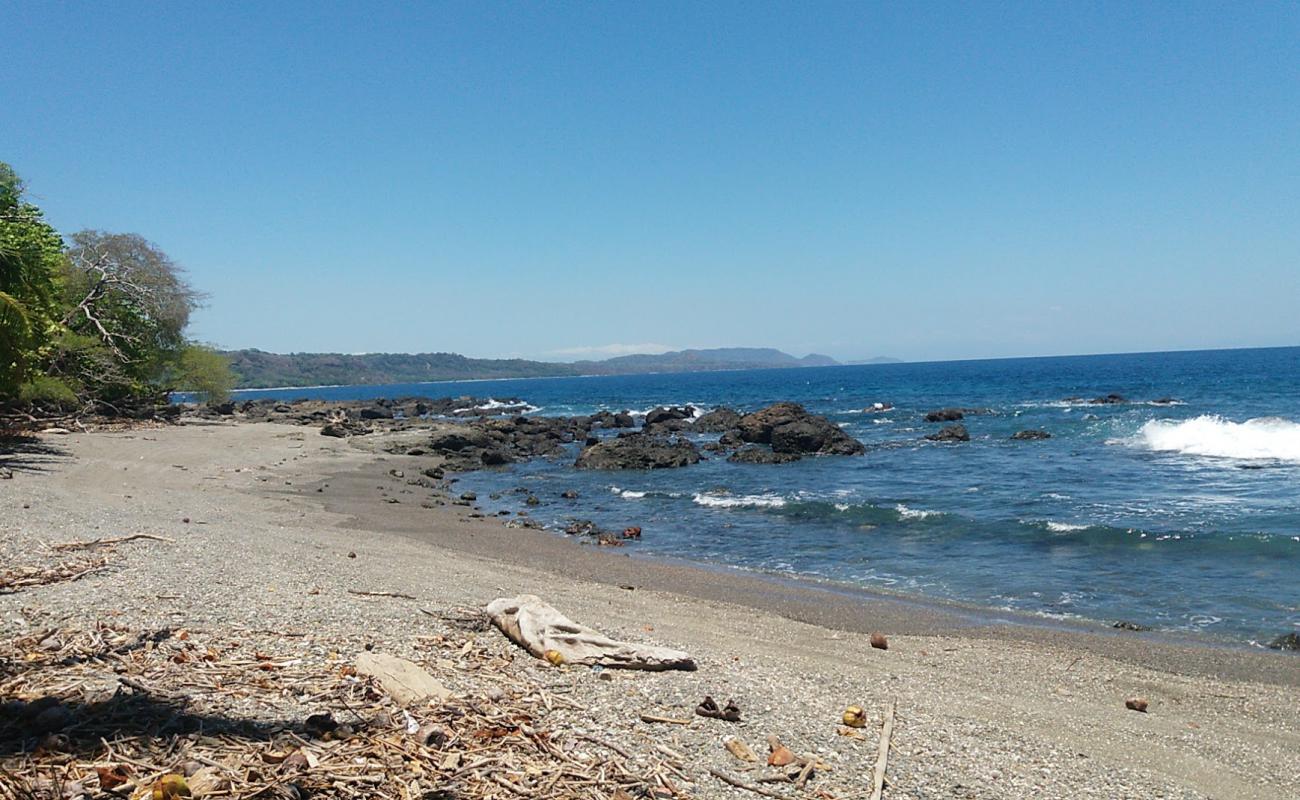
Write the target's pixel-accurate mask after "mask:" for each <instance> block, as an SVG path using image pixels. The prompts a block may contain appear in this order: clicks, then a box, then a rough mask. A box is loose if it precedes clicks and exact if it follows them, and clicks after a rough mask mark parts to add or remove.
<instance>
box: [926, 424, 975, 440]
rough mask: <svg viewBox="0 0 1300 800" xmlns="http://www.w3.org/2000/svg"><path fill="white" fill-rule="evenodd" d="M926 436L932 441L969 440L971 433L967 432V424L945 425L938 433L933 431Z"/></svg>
mask: <svg viewBox="0 0 1300 800" xmlns="http://www.w3.org/2000/svg"><path fill="white" fill-rule="evenodd" d="M925 438H927V439H929V440H930V441H932V442H969V441H970V434H969V433H967V432H966V426H965V425H945V426H943V427H942V428H940V429H939V432H938V433H932V434H930V435H929V436H927V437H925Z"/></svg>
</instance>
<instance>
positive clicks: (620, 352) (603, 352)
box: [547, 342, 678, 358]
mask: <svg viewBox="0 0 1300 800" xmlns="http://www.w3.org/2000/svg"><path fill="white" fill-rule="evenodd" d="M676 349H678V348H676V347H673V346H672V345H668V344H655V343H653V342H648V343H646V344H599V345H588V346H585V347H564V348H561V349H559V350H551V351H549V352H548V353H547V355H551V356H566V357H569V358H591V357H603V358H610V357H612V356H630V355H635V354H638V353H648V354H651V355H658V354H660V353H667V352H669V351H671V350H676Z"/></svg>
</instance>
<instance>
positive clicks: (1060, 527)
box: [1047, 520, 1088, 533]
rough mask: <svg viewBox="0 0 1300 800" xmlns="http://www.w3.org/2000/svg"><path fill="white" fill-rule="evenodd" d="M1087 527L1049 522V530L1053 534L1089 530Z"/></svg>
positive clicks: (1070, 523)
mask: <svg viewBox="0 0 1300 800" xmlns="http://www.w3.org/2000/svg"><path fill="white" fill-rule="evenodd" d="M1087 528H1088V526H1087V525H1076V524H1075V523H1073V522H1053V521H1052V520H1048V521H1047V529H1048V530H1049V531H1052V532H1053V533H1069V532H1071V531H1082V530H1087Z"/></svg>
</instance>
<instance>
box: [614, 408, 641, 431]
mask: <svg viewBox="0 0 1300 800" xmlns="http://www.w3.org/2000/svg"><path fill="white" fill-rule="evenodd" d="M613 427H615V428H635V427H636V420H634V419H632V415H631V414H629V413H627V412H626V411H620V412H618V413H617V414H615V415H614V425H613Z"/></svg>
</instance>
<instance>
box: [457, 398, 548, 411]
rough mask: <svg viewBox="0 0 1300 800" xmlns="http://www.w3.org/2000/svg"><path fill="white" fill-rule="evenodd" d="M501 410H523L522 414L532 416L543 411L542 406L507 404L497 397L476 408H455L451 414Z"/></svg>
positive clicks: (521, 403) (519, 403)
mask: <svg viewBox="0 0 1300 800" xmlns="http://www.w3.org/2000/svg"><path fill="white" fill-rule="evenodd" d="M499 408H515V409H521V411H520V413H521V414H532V413H535V412H538V411H541V410H542V409H541V406H535V405H533V404H532V403H524V402H518V403H507V402H505V401H502V400H498V399H496V398H495V397H489V398H488V401H487V402H486V403H479V404H478V405H476V406H465V407H464V408H454V409H452V411H451V413H453V414H464V413H466V412H468V411H496V410H497V409H499Z"/></svg>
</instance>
